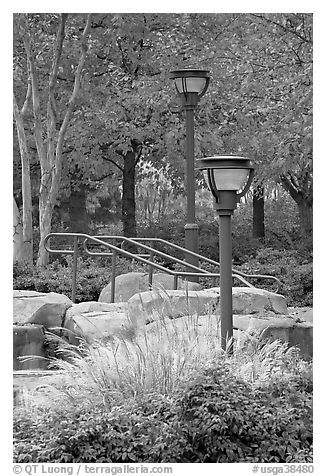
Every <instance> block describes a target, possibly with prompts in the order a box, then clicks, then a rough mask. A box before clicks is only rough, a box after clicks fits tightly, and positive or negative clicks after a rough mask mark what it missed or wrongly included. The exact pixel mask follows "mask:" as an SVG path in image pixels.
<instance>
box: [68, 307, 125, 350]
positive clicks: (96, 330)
mask: <svg viewBox="0 0 326 476" xmlns="http://www.w3.org/2000/svg"><path fill="white" fill-rule="evenodd" d="M131 327H132V326H131V324H130V321H129V319H128V316H127V305H126V303H115V304H108V303H102V302H83V303H80V304H75V305H73V306H72V307H71V308H70V309H68V310H67V313H66V318H65V322H64V328H65V331H68V333H66V337H67V338H68V340H69V342H71V343H72V344H73V345H76V344H77V345H78V343H79V341H80V339H85V340H86V341H87V342H88V343H91V342H93V341H94V340H98V339H101V340H103V339H104V340H106V339H109V338H112V337H114V336H117V335H118V336H128V335H129V334H130V333H131V334H133V330H132V329H131Z"/></svg>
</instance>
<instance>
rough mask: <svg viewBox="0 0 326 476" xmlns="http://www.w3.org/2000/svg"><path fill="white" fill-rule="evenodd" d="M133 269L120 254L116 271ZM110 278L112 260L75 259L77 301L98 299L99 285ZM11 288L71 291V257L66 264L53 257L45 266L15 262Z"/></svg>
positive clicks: (101, 286)
mask: <svg viewBox="0 0 326 476" xmlns="http://www.w3.org/2000/svg"><path fill="white" fill-rule="evenodd" d="M131 270H135V266H134V265H132V264H131V262H130V260H129V261H128V260H126V259H123V258H119V259H118V260H117V267H116V273H117V275H118V274H123V273H127V272H129V271H131ZM110 280H111V264H110V261H109V260H103V259H102V260H101V261H100V260H98V261H97V260H96V259H93V260H91V259H87V260H84V259H81V258H79V259H78V265H77V290H76V302H77V303H78V302H83V301H97V300H98V298H99V295H100V293H101V291H102V289H103V288H104V287H105V286H106V285H107V284H108V283H109V282H110ZM14 289H21V290H23V289H26V290H31V291H39V292H44V293H49V292H56V293H62V294H66V295H68V296H70V295H71V291H72V266H71V259H68V260H67V264H60V262H59V261H54V262H53V263H51V264H49V265H48V266H47V267H46V268H44V269H41V268H38V267H36V266H29V265H26V264H24V265H20V264H17V263H16V264H14Z"/></svg>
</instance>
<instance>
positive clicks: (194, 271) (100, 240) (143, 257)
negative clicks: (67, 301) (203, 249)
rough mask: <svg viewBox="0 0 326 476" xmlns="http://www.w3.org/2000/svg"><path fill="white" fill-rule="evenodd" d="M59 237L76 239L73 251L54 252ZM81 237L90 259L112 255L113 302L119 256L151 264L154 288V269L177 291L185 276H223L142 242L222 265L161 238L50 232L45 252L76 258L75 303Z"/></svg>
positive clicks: (239, 276) (240, 275) (241, 276)
mask: <svg viewBox="0 0 326 476" xmlns="http://www.w3.org/2000/svg"><path fill="white" fill-rule="evenodd" d="M59 236H60V237H73V238H74V249H73V250H72V249H53V248H51V247H50V243H49V240H50V238H51V237H59ZM80 238H82V239H83V240H84V241H83V248H84V250H85V252H86V254H88V255H89V256H110V257H112V278H111V301H112V302H114V292H115V291H114V288H115V277H116V276H115V265H116V262H115V259H116V255H117V254H119V255H122V256H126V257H128V258H131V259H136V260H137V261H140V262H141V263H144V264H147V265H149V270H150V271H149V284H150V285H152V275H153V268H154V269H157V270H160V271H163V272H164V273H166V274H169V275H172V276H173V277H174V289H177V286H178V278H179V277H181V276H185V277H187V276H188V277H190V276H193V277H203V278H210V277H211V278H219V277H220V273H211V272H209V271H207V270H203V269H201V268H199V267H198V266H195V265H193V264H190V263H186V262H185V261H183V260H181V259H179V258H176V257H175V256H171V255H168V254H167V253H164V252H162V251H159V250H157V249H155V248H152V247H150V246H147V245H145V244H143V243H140V242H139V241H140V240H144V241H152V242H161V243H163V244H166V245H168V246H171V247H172V248H175V249H178V250H180V251H183V252H187V253H189V254H191V255H194V256H197V257H198V258H199V259H202V260H204V261H206V262H208V263H211V264H213V265H216V266H219V263H218V262H215V261H213V260H211V259H209V258H206V257H204V256H202V255H199V254H197V253H194V252H192V251H188V250H186V249H185V248H182V247H181V246H178V245H174V244H172V243H169V242H168V241H165V240H162V239H161V238H126V237H124V236H120V235H112V236H111V235H110V236H109V235H101V236H98V235H97V236H90V235H88V234H85V233H49V234H48V235H47V236H46V238H45V240H44V248H45V249H46V251H48V252H49V253H54V254H70V255H74V260H73V289H72V300H73V301H74V300H75V297H76V273H77V255H78V239H80ZM105 239H114V240H121V241H122V243H123V242H128V243H130V244H132V245H134V246H136V247H139V248H141V249H142V250H145V251H147V252H149V255H148V253H147V254H145V253H143V254H141V253H140V254H136V253H132V252H130V251H127V250H125V249H123V248H122V247H121V248H120V247H118V246H115V244H111V243H108V242H107V241H104V240H105ZM88 242H92V243H93V244H96V245H100V246H104V247H106V248H108V249H109V250H110V253H107V252H93V251H90V250H89V249H88V247H87V243H88ZM154 255H157V256H161V257H164V258H167V259H169V260H172V261H174V262H175V263H178V264H181V265H184V266H186V267H187V269H188V270H189V269H190V270H191V271H175V270H171V269H169V268H165V267H164V266H162V265H160V264H158V263H156V262H155V261H154V260H153V258H154ZM148 256H149V258H150V259H147V257H148ZM232 277H233V278H235V279H238V280H239V281H240V282H242V283H243V284H245V285H246V286H248V287H254V286H253V285H252V284H251V283H250V282H249V281H247V280H246V279H245V278H246V277H249V278H265V279H267V278H269V279H273V280H275V281H276V282H277V283H278V288H277V291H278V289H279V285H280V284H281V283H280V281H279V280H278V279H277V278H275V277H274V276H267V275H247V274H245V273H243V272H241V271H234V270H232Z"/></svg>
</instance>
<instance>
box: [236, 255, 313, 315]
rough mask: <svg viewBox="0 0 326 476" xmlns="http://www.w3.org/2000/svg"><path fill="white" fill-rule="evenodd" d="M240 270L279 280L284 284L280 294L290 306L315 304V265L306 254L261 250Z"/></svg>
mask: <svg viewBox="0 0 326 476" xmlns="http://www.w3.org/2000/svg"><path fill="white" fill-rule="evenodd" d="M239 269H241V270H242V271H244V272H246V273H248V274H257V273H258V274H269V275H272V276H276V277H277V278H279V280H280V281H281V283H282V288H281V290H280V291H279V292H280V293H281V294H284V296H285V297H286V299H287V304H288V306H312V304H313V302H312V297H313V263H312V261H311V257H310V256H309V255H308V256H307V254H306V253H304V254H301V252H300V251H299V250H288V251H285V250H275V249H272V248H267V247H266V248H261V249H259V250H258V251H257V254H256V257H255V258H252V259H250V260H248V261H247V262H246V263H245V264H243V265H242V266H241V267H240V268H239ZM254 284H255V283H254ZM263 284H264V283H263Z"/></svg>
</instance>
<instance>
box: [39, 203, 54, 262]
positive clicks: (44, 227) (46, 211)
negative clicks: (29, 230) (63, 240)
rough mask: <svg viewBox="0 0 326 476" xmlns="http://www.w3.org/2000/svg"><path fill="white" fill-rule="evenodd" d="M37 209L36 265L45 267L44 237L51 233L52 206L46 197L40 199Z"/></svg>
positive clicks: (47, 258) (47, 257) (47, 255)
mask: <svg viewBox="0 0 326 476" xmlns="http://www.w3.org/2000/svg"><path fill="white" fill-rule="evenodd" d="M39 208H40V211H41V212H42V213H40V244H39V249H38V255H37V265H38V266H41V267H43V266H46V265H47V264H48V263H49V253H48V252H47V251H46V249H45V248H44V240H45V237H46V236H47V235H48V234H49V233H51V222H52V215H53V206H52V204H51V203H50V202H49V201H46V197H44V196H43V197H40V202H39Z"/></svg>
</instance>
